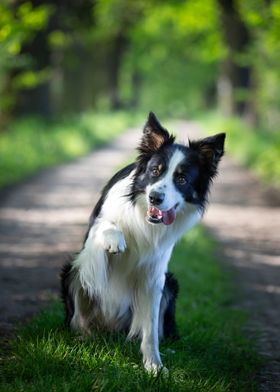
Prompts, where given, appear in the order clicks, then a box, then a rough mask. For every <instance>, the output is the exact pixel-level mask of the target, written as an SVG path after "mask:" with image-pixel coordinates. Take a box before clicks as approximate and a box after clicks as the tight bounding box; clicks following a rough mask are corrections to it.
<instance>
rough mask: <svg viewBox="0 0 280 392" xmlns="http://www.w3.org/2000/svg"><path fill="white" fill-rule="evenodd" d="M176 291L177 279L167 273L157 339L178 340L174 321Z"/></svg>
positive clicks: (177, 289) (177, 288)
mask: <svg viewBox="0 0 280 392" xmlns="http://www.w3.org/2000/svg"><path fill="white" fill-rule="evenodd" d="M178 291H179V286H178V282H177V279H176V278H175V277H174V275H173V274H172V273H170V272H167V273H166V279H165V285H164V288H163V293H162V299H161V304H160V313H159V338H170V339H174V340H175V339H177V338H178V333H177V326H176V320H175V309H176V299H177V296H178Z"/></svg>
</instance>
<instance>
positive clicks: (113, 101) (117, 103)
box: [109, 34, 127, 110]
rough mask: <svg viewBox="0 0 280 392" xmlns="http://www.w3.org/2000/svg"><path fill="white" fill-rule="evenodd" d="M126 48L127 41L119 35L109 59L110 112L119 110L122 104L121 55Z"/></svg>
mask: <svg viewBox="0 0 280 392" xmlns="http://www.w3.org/2000/svg"><path fill="white" fill-rule="evenodd" d="M126 47H127V39H126V37H125V36H124V35H123V34H119V35H118V36H117V37H116V38H115V39H114V42H113V48H112V55H111V58H109V89H110V106H111V109H112V110H118V109H121V108H122V106H123V104H122V100H121V96H120V86H119V78H120V69H121V64H122V59H123V55H124V53H125V50H126Z"/></svg>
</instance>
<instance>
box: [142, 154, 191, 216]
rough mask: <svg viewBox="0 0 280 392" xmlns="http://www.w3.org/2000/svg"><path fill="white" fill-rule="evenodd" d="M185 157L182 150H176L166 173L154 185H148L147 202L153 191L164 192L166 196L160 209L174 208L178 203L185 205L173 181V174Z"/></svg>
mask: <svg viewBox="0 0 280 392" xmlns="http://www.w3.org/2000/svg"><path fill="white" fill-rule="evenodd" d="M184 158H185V156H184V154H183V153H182V151H180V150H176V151H175V153H174V154H173V156H172V157H171V160H170V162H169V165H168V170H167V171H166V173H165V175H164V176H163V177H162V178H161V180H160V181H157V182H156V183H154V184H152V185H148V186H147V192H146V197H147V203H149V194H150V193H151V192H152V191H156V192H163V193H164V194H165V198H164V201H163V203H162V204H161V205H160V209H161V210H162V211H168V210H170V209H171V208H173V207H174V206H175V205H176V204H178V205H179V206H183V204H184V198H183V196H182V194H181V193H180V192H178V190H177V189H176V188H175V185H174V182H173V174H174V171H175V169H176V167H177V166H178V165H179V163H180V162H182V160H183V159H184Z"/></svg>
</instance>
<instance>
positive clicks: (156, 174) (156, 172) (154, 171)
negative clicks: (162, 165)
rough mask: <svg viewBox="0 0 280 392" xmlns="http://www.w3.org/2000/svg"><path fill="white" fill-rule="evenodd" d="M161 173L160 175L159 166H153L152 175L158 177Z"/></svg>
mask: <svg viewBox="0 0 280 392" xmlns="http://www.w3.org/2000/svg"><path fill="white" fill-rule="evenodd" d="M159 175H160V171H159V169H158V167H153V168H152V176H153V177H158V176H159Z"/></svg>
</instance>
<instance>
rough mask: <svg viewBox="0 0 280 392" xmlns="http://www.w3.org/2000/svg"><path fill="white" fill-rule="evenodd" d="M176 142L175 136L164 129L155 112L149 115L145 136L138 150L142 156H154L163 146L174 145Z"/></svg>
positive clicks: (144, 131)
mask: <svg viewBox="0 0 280 392" xmlns="http://www.w3.org/2000/svg"><path fill="white" fill-rule="evenodd" d="M174 140H175V137H174V136H173V135H170V134H169V133H168V131H167V130H166V129H165V128H163V126H162V125H161V124H160V122H159V120H158V119H157V117H156V115H155V114H154V113H153V112H150V113H149V116H148V120H147V122H146V124H145V126H144V129H143V136H142V139H141V142H140V146H139V147H138V150H139V151H140V153H141V154H152V153H154V152H156V151H158V150H159V149H160V148H161V147H162V146H163V145H167V144H172V143H173V142H174Z"/></svg>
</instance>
